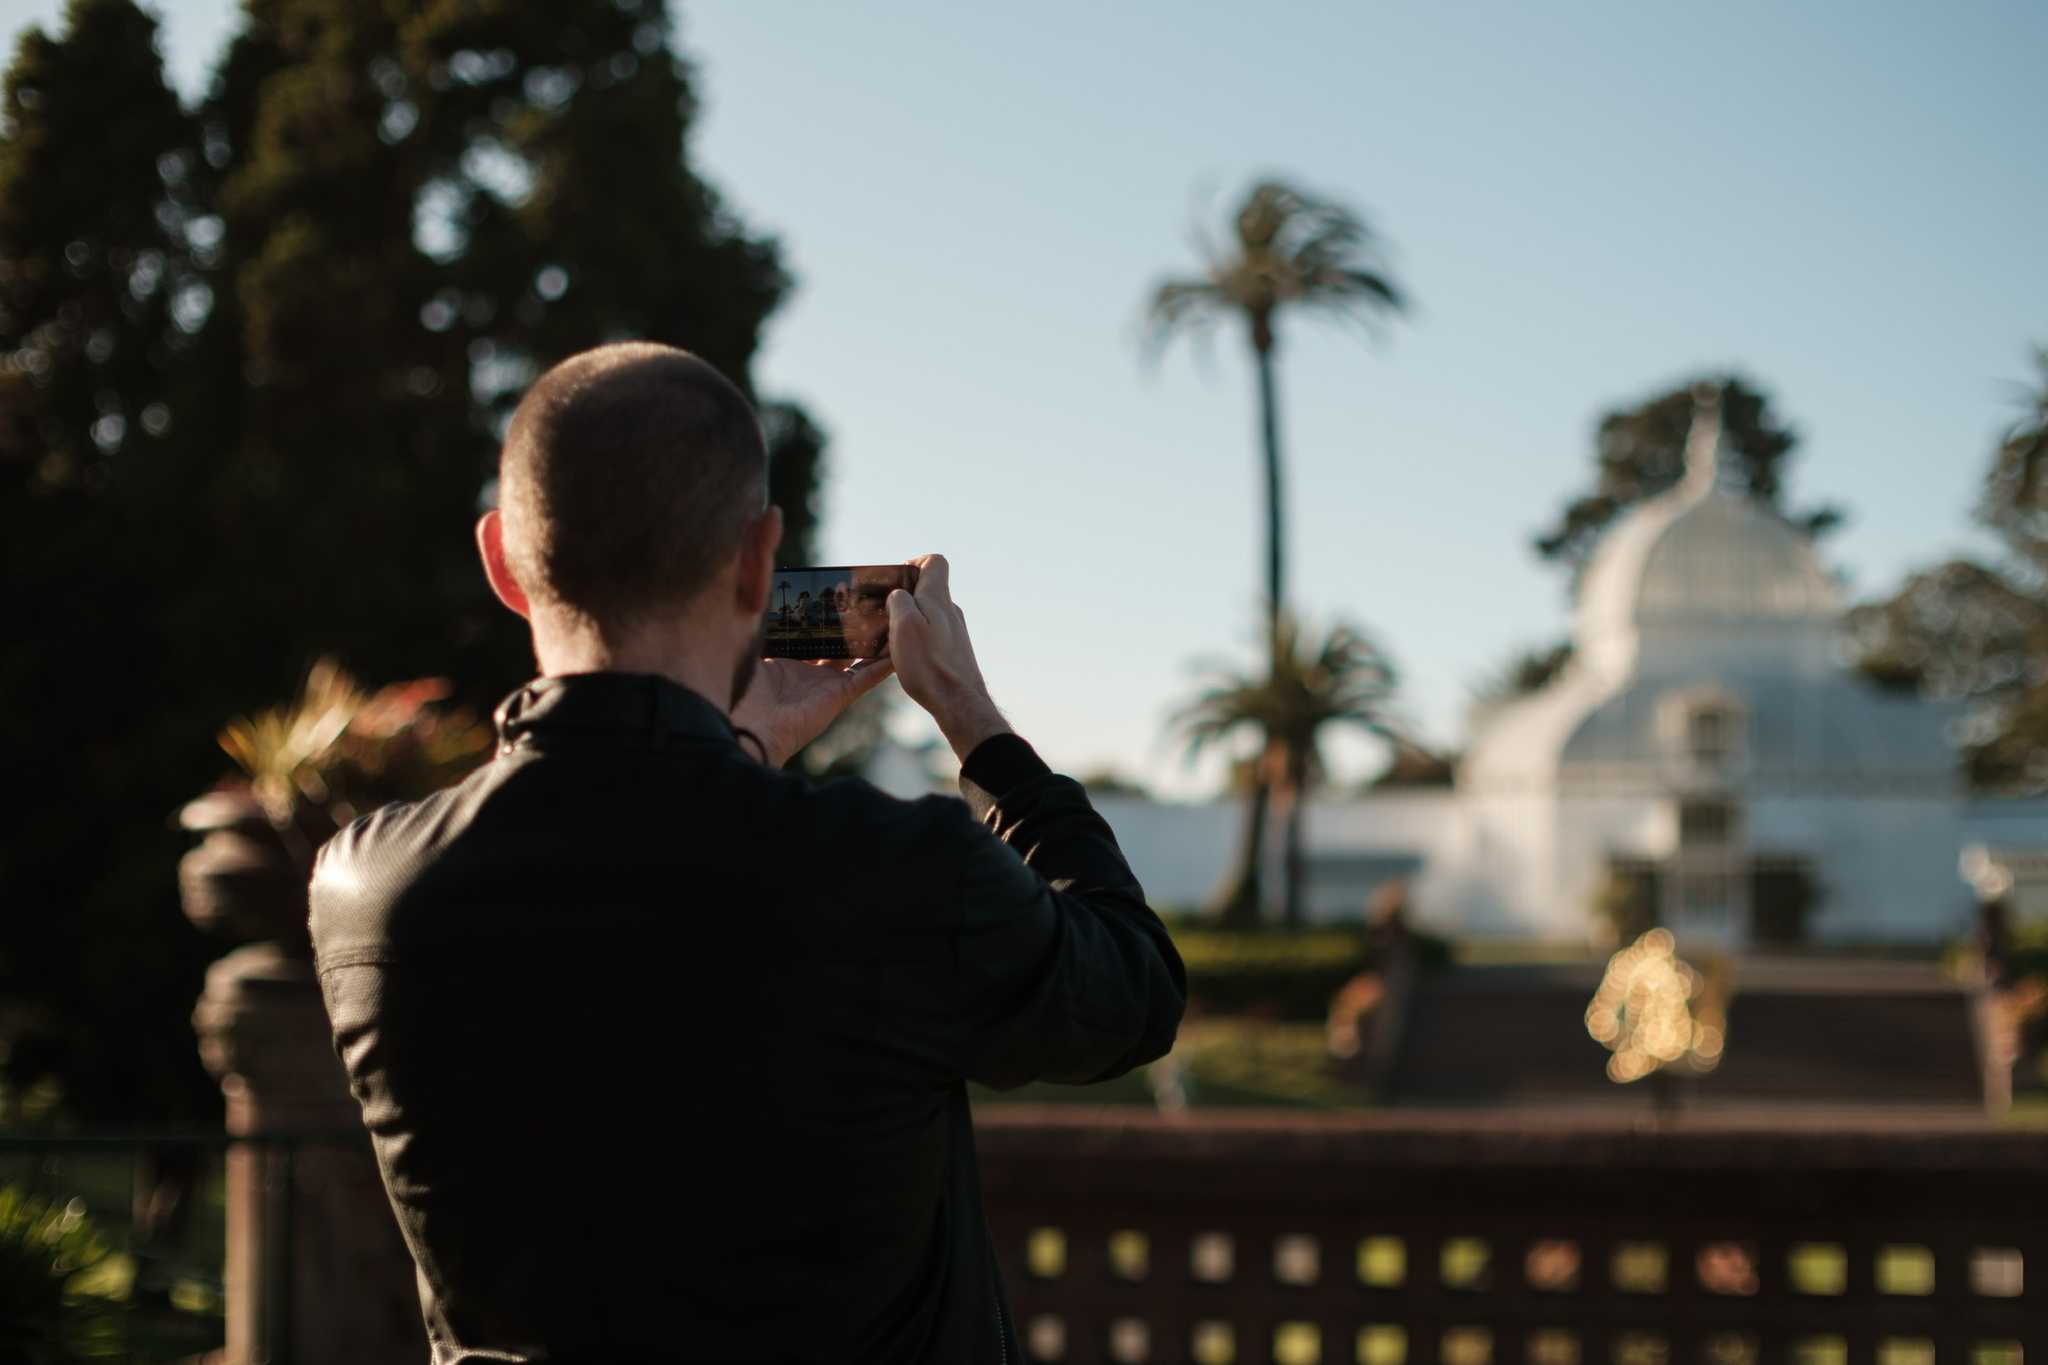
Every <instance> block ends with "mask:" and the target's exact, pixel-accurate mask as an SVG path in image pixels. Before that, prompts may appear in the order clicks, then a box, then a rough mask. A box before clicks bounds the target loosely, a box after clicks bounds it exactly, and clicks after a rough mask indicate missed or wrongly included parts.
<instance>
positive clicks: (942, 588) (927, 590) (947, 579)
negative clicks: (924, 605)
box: [911, 555, 953, 602]
mask: <svg viewBox="0 0 2048 1365" xmlns="http://www.w3.org/2000/svg"><path fill="white" fill-rule="evenodd" d="M911 562H912V563H914V564H916V565H917V597H918V599H919V600H920V601H924V600H928V599H933V598H936V599H937V600H939V601H941V602H950V601H952V600H953V574H952V570H951V568H950V567H948V565H947V564H946V557H945V556H944V555H921V556H919V557H918V558H917V559H915V560H912V561H911Z"/></svg>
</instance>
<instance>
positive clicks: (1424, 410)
mask: <svg viewBox="0 0 2048 1365" xmlns="http://www.w3.org/2000/svg"><path fill="white" fill-rule="evenodd" d="M55 8H56V5H55V3H54V0H0V21H4V22H5V25H6V27H7V28H8V29H9V31H12V30H13V29H14V28H18V27H19V26H20V25H21V24H23V23H25V22H29V21H32V20H37V19H42V18H44V17H45V16H47V15H48V14H50V13H52V12H54V10H55ZM165 8H166V9H167V10H168V17H169V51H170V56H171V60H172V62H173V64H174V67H175V68H176V70H177V72H178V75H179V79H180V81H181V82H182V83H183V84H184V85H185V87H186V88H187V89H188V90H189V89H193V88H196V87H197V85H198V84H199V83H200V81H201V80H203V71H204V68H205V66H206V64H207V63H208V62H209V61H210V60H211V58H212V55H213V53H214V52H215V51H216V50H217V47H218V43H219V41H220V38H221V36H222V35H223V34H224V32H225V31H226V28H227V26H228V25H229V24H230V23H231V22H232V14H231V10H230V8H229V7H228V6H226V5H224V4H222V3H220V0H168V3H167V4H166V6H165ZM679 41H680V44H681V46H682V48H683V49H684V50H685V51H686V52H687V53H688V54H689V55H690V56H691V57H692V58H693V59H694V60H695V61H696V62H697V63H698V65H699V71H700V84H699V88H700V93H701V94H702V96H703V99H704V102H705V106H706V113H705V117H704V119H703V121H702V123H701V124H700V126H699V129H698V132H697V136H696V142H695V156H696V157H697V159H698V162H699V164H700V166H701V167H702V168H703V169H704V170H705V171H706V172H707V173H708V174H709V175H710V176H711V177H712V178H713V179H714V180H715V181H716V183H717V184H719V185H720V186H721V187H722V188H723V190H724V191H725V193H726V194H727V195H728V197H729V198H730V199H731V201H732V202H733V203H734V204H735V205H737V206H738V207H739V208H740V210H741V211H742V212H743V213H744V214H745V216H746V217H747V218H748V220H749V221H750V222H751V223H752V224H754V225H755V226H757V227H758V228H762V229H766V230H770V231H773V232H775V233H777V234H779V235H780V237H781V238H782V240H783V242H784V244H785V247H786V249H787V252H788V255H789V259H790V262H791V264H792V265H793V267H794V268H795V271H796V273H797V275H798V276H799V279H800V281H801V288H800V291H799V292H798V294H797V296H796V297H795V299H794V300H793V301H792V303H791V304H790V306H789V307H787V308H786V309H785V310H784V311H783V312H782V313H781V314H780V315H779V316H778V318H777V319H776V321H775V322H774V323H773V325H772V330H771V332H770V336H769V340H768V345H767V348H766V351H765V354H764V357H763V362H762V377H763V379H764V381H765V386H766V387H767V388H768V389H769V390H771V391H780V392H784V393H789V394H792V395H795V396H797V397H800V398H801V399H803V400H804V401H805V402H806V403H808V404H810V405H811V407H812V408H813V410H814V411H815V412H816V413H817V415H818V416H819V417H820V418H821V419H822V420H823V422H824V423H825V424H826V425H827V426H828V427H829V428H830V429H831V431H832V433H833V436H834V440H833V446H832V452H831V459H832V467H831V483H830V486H829V489H828V493H827V500H828V517H829V525H828V532H827V538H826V539H827V546H828V548H829V554H830V556H831V558H833V559H834V560H837V561H840V562H845V561H849V560H850V561H856V562H862V561H874V560H891V559H897V558H901V557H903V556H904V555H906V554H911V553H916V552H919V551H922V550H926V549H938V550H943V551H945V552H946V553H948V554H949V555H951V556H952V557H953V559H954V563H955V577H956V584H957V587H958V592H959V596H960V597H961V598H962V600H963V601H964V602H965V603H966V604H967V605H968V607H969V609H970V613H971V620H972V623H973V625H974V627H975V629H976V632H977V638H978V639H979V640H980V642H981V645H982V652H983V656H984V663H985V666H986V671H987V673H988V674H989V677H990V680H991V683H992V684H993V685H994V687H995V689H996V691H997V693H998V697H999V700H1000V701H1001V702H1002V703H1003V704H1004V705H1005V707H1006V708H1007V709H1009V710H1010V712H1011V713H1012V715H1013V717H1014V719H1015V720H1016V721H1017V723H1018V725H1019V728H1020V729H1022V730H1023V731H1024V732H1025V733H1026V734H1028V735H1029V736H1031V737H1032V738H1033V739H1034V740H1036V741H1037V742H1038V743H1039V745H1040V746H1041V747H1042V748H1043V749H1044V750H1045V751H1046V752H1047V753H1048V755H1049V756H1050V757H1051V758H1052V759H1053V760H1054V761H1055V762H1056V763H1060V764H1063V765H1066V766H1067V767H1069V768H1070V769H1080V768H1087V767H1093V766H1097V765H1104V764H1108V765H1114V766H1116V767H1119V768H1122V769H1124V770H1126V771H1128V772H1131V773H1134V774H1137V775H1140V776H1144V777H1146V778H1148V779H1150V780H1153V781H1155V782H1157V783H1159V784H1161V785H1162V786H1163V787H1166V788H1167V789H1170V790H1180V791H1191V790H1194V789H1195V788H1196V787H1197V786H1199V785H1200V782H1201V780H1202V779H1201V776H1200V774H1195V775H1190V774H1189V773H1188V772H1187V771H1186V770H1185V769H1183V768H1182V766H1181V765H1180V763H1179V761H1178V759H1177V757H1176V756H1175V754H1174V752H1173V751H1172V749H1171V747H1170V746H1169V745H1167V744H1166V743H1165V742H1164V739H1163V722H1164V719H1165V717H1166V715H1167V714H1168V713H1169V711H1170V710H1171V709H1172V707H1173V705H1174V704H1175V703H1176V702H1177V701H1178V700H1180V699H1183V698H1185V697H1186V696H1187V695H1188V692H1189V689H1190V686H1191V681H1192V680H1191V675H1190V673H1189V671H1188V662H1189V660H1190V659H1191V658H1193V657H1195V656H1199V655H1203V654H1217V653H1230V652H1232V651H1235V652H1236V653H1237V654H1238V655H1239V656H1240V657H1248V643H1249V639H1248V637H1249V630H1250V627H1251V624H1252V622H1253V620H1254V616H1253V606H1254V594H1255V593H1256V591H1257V554H1258V540H1257V522H1256V515H1257V503H1256V501H1255V489H1256V485H1255V483H1254V462H1253V456H1254V447H1253V412H1252V407H1251V402H1250V398H1251V381H1250V377H1249V373H1248V369H1247V367H1246V365H1245V364H1244V361H1243V356H1242V354H1241V349H1242V348H1241V345H1240V344H1239V343H1238V341H1237V340H1236V339H1235V338H1234V337H1231V336H1227V335H1226V336H1221V337H1219V338H1218V344H1217V345H1216V346H1215V348H1214V358H1213V361H1212V363H1210V364H1209V365H1207V366H1206V368H1204V367H1203V366H1201V365H1198V364H1197V363H1196V361H1195V358H1194V356H1193V355H1192V354H1191V353H1186V352H1178V353H1175V354H1174V355H1172V356H1171V357H1170V358H1169V361H1168V363H1167V364H1166V365H1165V366H1164V367H1163V368H1162V369H1161V370H1160V371H1159V372H1158V374H1157V375H1156V376H1153V377H1149V378H1148V377H1146V376H1145V375H1144V374H1143V373H1142V372H1141V369H1140V366H1139V364H1138V360H1137V353H1136V347H1135V344H1134V337H1135V322H1136V317H1137V311H1138V306H1139V303H1140V300H1141V298H1142V297H1143V295H1144V294H1145V292H1146V290H1147V287H1148V286H1149V285H1150V284H1151V283H1152V282H1154V281H1155V280H1156V279H1157V278H1158V277H1159V276H1160V275H1161V274H1162V273H1163V272H1168V271H1184V270H1186V269H1188V268H1189V267H1190V266H1191V265H1192V258H1191V256H1190V253H1189V249H1188V245H1187V238H1188V232H1187V229H1188V225H1189V222H1190V215H1191V212H1193V210H1194V209H1195V208H1196V207H1197V206H1198V205H1199V204H1202V203H1207V204H1209V206H1210V211H1212V212H1213V211H1214V210H1215V208H1216V207H1218V206H1219V205H1220V200H1221V199H1222V198H1223V197H1227V196H1228V195H1230V194H1233V193H1235V192H1237V191H1238V190H1239V189H1241V188H1242V187H1243V185H1244V184H1245V183H1246V182H1247V180H1248V179H1249V178H1250V177H1251V176H1253V175H1254V174H1256V173H1259V172H1264V171H1268V170H1271V171H1278V172H1283V173H1285V174H1287V175H1289V176H1292V177H1297V178H1298V179H1299V180H1300V181H1301V182H1302V183H1303V184H1305V185H1308V186H1311V187H1313V188H1316V189H1318V190H1322V191H1326V192H1328V193H1331V194H1334V195H1337V196H1340V197H1342V198H1344V199H1346V200H1348V201H1350V202H1351V203H1353V204H1355V205H1357V206H1358V207H1360V208H1362V209H1363V210H1365V211H1366V212H1367V213H1368V214H1369V216H1370V217H1371V219H1372V221H1373V222H1374V224H1375V225H1376V226H1377V227H1378V228H1379V229H1380V230H1381V231H1382V232H1384V234H1385V235H1386V236H1387V237H1388V238H1389V239H1391V241H1392V242H1393V243H1394V244H1395V246H1396V248H1397V251H1398V255H1397V257H1396V262H1397V266H1398V269H1399V272H1400V274H1401V276H1402V278H1403V279H1404V280H1405V281H1406V283H1407V284H1408V286H1409V287H1410V289H1411V290H1412V292H1413V294H1414V295H1415V297H1416V299H1417V300H1418V301H1419V304H1420V309H1419V311H1418V313H1417V314H1416V316H1415V318H1414V320H1413V323H1412V325H1407V326H1404V327H1402V328H1400V329H1399V330H1398V331H1397V333H1396V334H1395V335H1394V336H1393V337H1392V338H1391V340H1390V341H1389V342H1388V343H1387V344H1385V345H1383V346H1379V347H1373V348H1368V347H1365V346H1362V345H1360V344H1359V343H1358V342H1356V341H1355V340H1354V339H1352V338H1351V337H1350V336H1348V335H1344V334H1339V333H1335V332H1331V331H1327V330H1323V329H1320V328H1315V327H1298V328H1295V329H1294V330H1291V331H1289V332H1287V333H1286V334H1285V335H1284V337H1283V345H1284V348H1285V352H1284V369H1283V373H1282V385H1283V392H1284V398H1285V416H1284V431H1285V438H1286V442H1287V458H1288V471H1289V475H1290V478H1291V481H1292V486H1291V489H1290V494H1289V511H1290V515H1291V518H1292V524H1293V528H1294V532H1295V535H1294V542H1293V549H1292V554H1291V568H1292V573H1293V577H1294V582H1295V583H1296V584H1297V585H1298V586H1299V597H1300V600H1301V601H1302V603H1303V604H1304V605H1305V606H1306V607H1308V608H1309V609H1310V610H1312V611H1314V612H1318V613H1325V614H1327V613H1342V614H1344V615H1347V616H1349V617H1351V618H1353V619H1356V620H1359V621H1362V622H1364V623H1366V624H1368V625H1370V626H1371V627H1372V628H1373V629H1374V630H1376V631H1377V632H1378V634H1379V635H1380V637H1381V638H1382V639H1383V640H1384V641H1385V643H1386V644H1387V646H1388V647H1389V648H1390V649H1391V651H1392V652H1393V654H1394V656H1395V657H1396V659H1397V660H1398V661H1399V663H1400V664H1401V666H1402V670H1403V676H1404V680H1405V692H1406V697H1407V705H1408V707H1409V709H1410V711H1411V714H1412V715H1413V716H1414V718H1415V719H1416V720H1417V722H1418V723H1420V724H1421V725H1422V726H1423V727H1424V729H1425V731H1426V733H1427V734H1428V735H1429V736H1430V737H1432V738H1434V739H1435V740H1437V741H1439V742H1455V741H1456V740H1457V739H1458V737H1459V732H1460V722H1461V716H1462V710H1463V705H1464V695H1465V688H1466V687H1467V685H1468V684H1469V683H1471V682H1472V681H1473V680H1474V679H1475V678H1476V677H1478V676H1479V675H1481V674H1483V673H1484V672H1486V671H1487V670H1488V669H1489V668H1490V667H1491V666H1493V665H1494V664H1495V663H1496V662H1497V661H1498V660H1500V659H1501V658H1502V657H1504V656H1505V655H1506V654H1507V653H1508V652H1509V651H1510V650H1511V649H1513V648H1515V647H1516V646H1520V645H1530V644H1536V643H1540V642H1544V641H1547V640H1548V639H1550V638H1552V637H1554V636H1555V635H1556V634H1557V633H1558V632H1559V631H1560V629H1561V627H1562V624H1563V620H1564V600H1563V585H1562V584H1561V582H1560V581H1559V580H1558V578H1557V576H1556V575H1555V574H1554V573H1552V572H1551V571H1549V570H1547V569H1545V568H1543V567H1541V566H1540V565H1539V564H1538V563H1537V561H1536V560H1535V558H1534V556H1533V555H1532V554H1531V553H1530V552H1529V549H1528V544H1529V540H1530V537H1531V535H1532V534H1533V533H1534V532H1535V531H1536V530H1537V529H1538V528H1539V527H1541V526H1542V525H1543V524H1544V523H1545V522H1546V521H1547V520H1548V519H1549V518H1550V517H1551V516H1552V515H1553V514H1554V513H1555V511H1556V509H1557V508H1558V506H1559V505H1560V504H1561V502H1562V501H1563V500H1564V499H1565V498H1566V497H1567V496H1568V495H1570V494H1571V493H1572V492H1573V491H1575V490H1576V489H1578V488H1579V487H1580V486H1581V485H1582V484H1583V483H1584V481H1585V480H1586V479H1587V477H1588V473H1589V450H1590V441H1589V436H1590V430H1591V426H1592V423H1593V421H1594V419H1595V418H1596V416H1597V414H1598V413H1599V412H1600V411H1601V410H1602V409H1603V408H1605V407H1607V406H1609V405H1611V404H1613V403H1615V402H1618V401H1626V400H1630V399H1634V398H1637V397H1640V396H1643V395H1645V394H1647V393H1648V392H1650V391H1653V390H1655V389H1657V388H1659V387H1661V386H1664V385H1667V384H1669V383H1671V382H1673V381H1675V380H1677V379H1680V378H1682V377H1685V376H1686V375H1687V374H1688V373H1690V372H1692V371H1694V370H1696V369H1699V368H1702V367H1709V366H1716V367H1718V366H1730V365H1733V366H1739V367H1740V368H1742V369H1743V370H1745V371H1747V372H1748V373H1749V374H1751V375H1752V376H1753V377H1754V378H1756V379H1757V380H1759V381H1761V382H1762V383H1763V384H1764V385H1765V386H1767V387H1768V388H1769V389H1770V390H1771V391H1772V392H1774V393H1775V394H1776V395H1777V398H1778V400H1779V402H1780V404H1781V406H1782V409H1783V410H1784V412H1785V413H1786V414H1787V415H1788V416H1789V417H1790V418H1791V419H1792V420H1793V421H1794V422H1796V423H1797V425H1798V426H1799V428H1800V429H1801V430H1802V431H1803V432H1804V433H1805V436H1806V440H1805V443H1804V445H1803V447H1802V449H1801V452H1800V455H1799V458H1798V461H1797V464H1796V467H1795V468H1794V470H1793V473H1792V478H1791V501H1792V503H1793V504H1794V505H1795V506H1799V505H1804V504H1810V503H1814V502H1821V501H1826V502H1839V503H1842V504H1844V505H1846V506H1847V508H1848V510H1849V513H1850V521H1849V523H1848V525H1847V526H1846V527H1845V528H1844V529H1843V530H1841V531H1839V532H1838V533H1836V534H1834V535H1833V536H1831V537H1830V538H1829V539H1828V541H1827V542H1826V550H1827V554H1828V556H1829V558H1830V561H1831V562H1832V563H1833V564H1835V565H1836V566H1838V567H1839V568H1840V569H1841V570H1842V571H1843V572H1844V573H1845V575H1846V576H1847V579H1848V581H1849V583H1850V585H1851V588H1852V591H1853V592H1855V593H1856V594H1857V595H1870V594H1875V593H1879V592H1883V591H1886V590H1887V589H1889V588H1890V587H1891V586H1892V585H1893V584H1895V583H1896V581H1897V580H1898V578H1899V577H1900V576H1901V575H1902V574H1903V573H1905V572H1907V571H1908V570H1910V569H1912V568H1913V567H1915V566H1917V565H1924V564H1928V563H1932V562H1935V561H1937V560H1939V559H1940V558H1942V557H1944V556H1946V555H1949V554H1951V553H1954V552H1956V551H1958V550H1962V549H1967V548H1971V547H1973V546H1976V545H1978V544H1979V543H1980V542H1979V541H1978V540H1977V537H1976V536H1975V534H1974V533H1973V531H1972V530H1971V528H1970V523H1969V517H1968V512H1969V507H1970V504H1971V502H1972V499H1973V498H1974V496H1975V490H1976V487H1977V483H1978V480H1979V478H1980V476H1981V473H1982V470H1983V467H1984V464H1985V462H1986V459H1987V456H1988V453H1989V450H1990V448H1991V444H1992V440H1993V437H1994V434H1995V433H1996V431H1997V430H1998V429H1999V428H2000V427H2001V426H2002V425H2003V423H2004V422H2005V421H2007V420H2009V415H2010V409H2009V406H2008V403H2009V396H2008V392H2007V390H2006V388H2005V384H2006V382H2007V381H2010V380H2016V379H2020V378H2022V377H2024V376H2025V375H2026V374H2027V373H2028V367H2027V364H2026V349H2027V347H2028V345H2029V344H2030V343H2033V342H2048V229H2044V224H2048V119H2044V118H2043V117H2042V115H2041V109H2040V93H2039V91H2040V76H2039V70H2040V62H2041V54H2042V53H2044V52H2048V6H2043V5H2041V4H2039V3H2038V2H2037V0H2026V2H2025V3H2020V2H2017V0H2016V2H2014V3H1992V2H1989V0H1987V2H1985V3H1964V4H1955V3H1949V4H1937V3H1931V2H1930V3H1923V4H1918V5H1902V4H1892V3H1882V2H1881V0H1878V2H1874V3H1873V2H1870V0H1866V2H1864V3H1855V4H1851V3H1846V0H1843V2H1839V3H1825V2H1822V0H1812V2H1810V3H1802V4H1798V5H1782V4H1763V3H1750V2H1749V0H1742V2H1740V3H1724V4H1720V5H1716V6H1712V7H1708V8H1701V7H1697V6H1687V7H1681V6H1674V5H1657V6H1650V5H1640V4H1624V3H1619V2H1618V0H1616V2H1613V3H1566V4H1558V5H1546V6H1533V5H1522V4H1513V3H1490V4H1466V3H1453V4H1442V5H1421V4H1404V5H1391V4H1367V3H1356V2H1355V0H1352V2H1347V3H1337V2H1336V0H1330V2H1329V3H1307V2H1306V0H1273V2H1272V3H1268V4H1263V5H1258V6H1247V5H1243V4H1224V3H1209V2H1208V0H1120V3H1118V4H1114V5H1104V4H1100V3H1080V0H1052V2H1050V3H1041V4H1036V5H1030V6H998V5H957V4H948V3H942V2H941V0H914V2H913V0H866V2H865V3H862V4H859V5H832V4H825V3H822V2H821V0H811V2H809V3H796V2H795V0H699V2H698V3H694V4H691V3H685V4H684V5H683V6H682V9H681V24H680V38H679ZM1205 192H1206V193H1207V195H1208V196H1209V197H1208V199H1207V200H1203V199H1202V198H1201V197H1200V196H1201V195H1202V194H1203V193H1205ZM1350 761H1351V762H1352V763H1353V764H1356V763H1357V762H1358V761H1359V759H1358V757H1357V755H1356V754H1355V753H1354V754H1353V756H1352V758H1351V760H1350Z"/></svg>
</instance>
